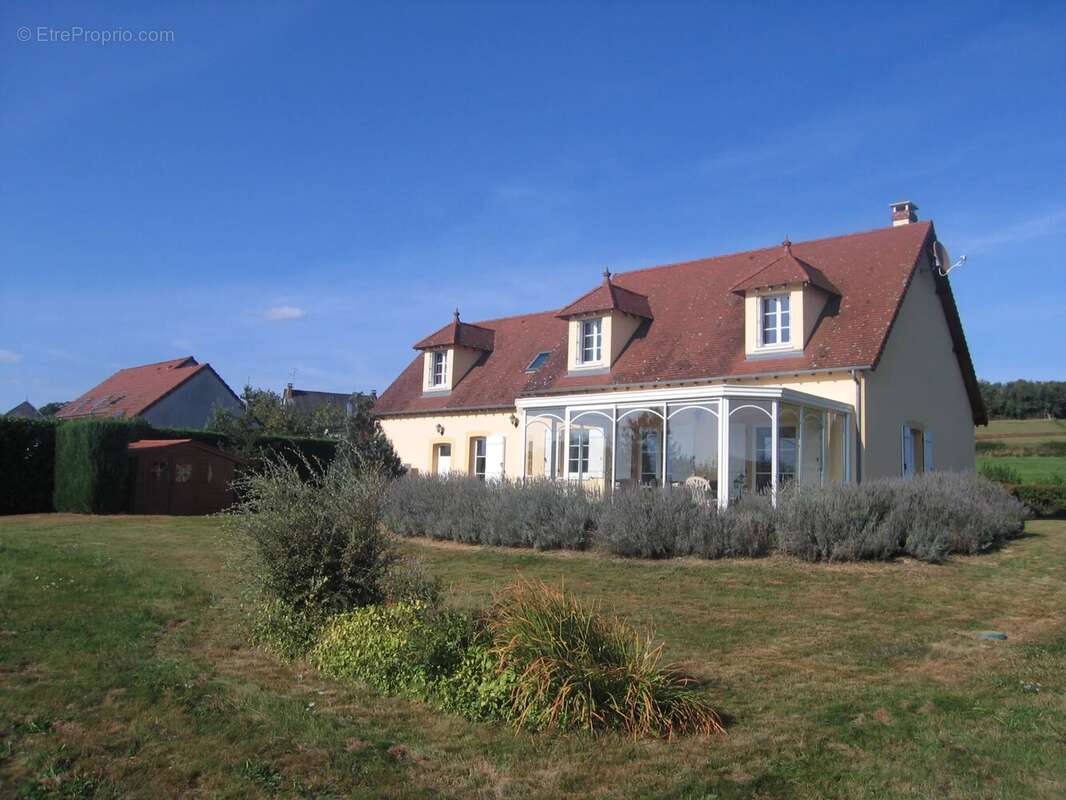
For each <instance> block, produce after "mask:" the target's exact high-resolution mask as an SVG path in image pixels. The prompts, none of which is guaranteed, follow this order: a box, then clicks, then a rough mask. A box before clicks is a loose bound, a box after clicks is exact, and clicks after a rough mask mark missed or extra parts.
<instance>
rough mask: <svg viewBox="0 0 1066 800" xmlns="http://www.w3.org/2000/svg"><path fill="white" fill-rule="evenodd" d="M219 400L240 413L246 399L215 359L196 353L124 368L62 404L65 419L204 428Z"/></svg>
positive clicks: (220, 403) (62, 413)
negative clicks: (138, 421)
mask: <svg viewBox="0 0 1066 800" xmlns="http://www.w3.org/2000/svg"><path fill="white" fill-rule="evenodd" d="M215 406H220V407H222V408H223V409H226V410H228V411H232V412H233V413H235V414H240V413H242V412H243V411H244V404H243V403H242V402H241V399H240V398H239V397H238V396H237V395H236V394H234V392H233V390H232V389H230V388H229V386H227V385H226V382H225V381H224V380H222V378H220V377H219V375H218V373H217V372H215V371H214V370H213V369H212V368H211V365H210V364H200V363H198V362H197V361H196V359H195V358H193V357H192V356H186V357H185V358H175V359H172V360H171V361H160V362H159V363H157V364H144V365H143V366H139V367H128V368H127V369H120V370H119V371H118V372H116V373H115V374H114V375H112V376H111V377H110V378H108V379H107V380H105V381H104V382H103V383H101V384H99V385H98V386H95V387H93V388H92V389H90V390H89V391H87V392H86V393H85V394H83V395H82V396H81V397H79V398H77V399H75V400H72V401H71V402H69V403H67V404H66V405H65V406H63V408H62V409H60V410H59V411H58V412H57V413H56V416H57V417H58V418H60V419H78V418H81V417H127V418H128V417H143V418H144V419H146V420H147V421H148V422H150V423H151V424H152V425H155V426H156V427H160V428H203V427H204V425H205V424H206V423H207V420H208V418H209V417H210V416H211V411H212V410H213V409H214V408H215Z"/></svg>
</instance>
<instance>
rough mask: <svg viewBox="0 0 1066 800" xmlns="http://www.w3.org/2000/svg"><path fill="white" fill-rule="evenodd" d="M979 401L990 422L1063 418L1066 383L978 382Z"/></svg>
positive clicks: (1065, 408)
mask: <svg viewBox="0 0 1066 800" xmlns="http://www.w3.org/2000/svg"><path fill="white" fill-rule="evenodd" d="M981 398H982V399H983V400H984V403H985V408H986V409H987V410H988V416H989V417H991V418H992V419H1037V418H1042V417H1053V418H1055V419H1063V418H1066V382H1064V381H1024V380H1018V381H1010V382H1008V383H990V382H988V381H981Z"/></svg>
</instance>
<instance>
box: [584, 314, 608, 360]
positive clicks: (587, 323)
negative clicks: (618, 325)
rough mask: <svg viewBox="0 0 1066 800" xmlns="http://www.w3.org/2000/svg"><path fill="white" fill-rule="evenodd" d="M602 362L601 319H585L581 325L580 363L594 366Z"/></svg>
mask: <svg viewBox="0 0 1066 800" xmlns="http://www.w3.org/2000/svg"><path fill="white" fill-rule="evenodd" d="M602 360H603V318H602V317H597V318H595V319H586V320H583V321H582V323H581V363H583V364H595V363H599V362H600V361H602Z"/></svg>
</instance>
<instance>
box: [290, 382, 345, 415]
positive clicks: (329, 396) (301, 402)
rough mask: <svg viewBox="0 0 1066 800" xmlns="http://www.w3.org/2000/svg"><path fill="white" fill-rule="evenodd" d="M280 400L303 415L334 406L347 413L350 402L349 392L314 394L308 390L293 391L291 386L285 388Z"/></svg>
mask: <svg viewBox="0 0 1066 800" xmlns="http://www.w3.org/2000/svg"><path fill="white" fill-rule="evenodd" d="M282 399H283V400H284V402H285V404H286V405H291V406H293V407H294V408H296V410H297V411H299V412H301V413H303V414H310V413H311V412H313V411H315V410H316V409H319V408H323V407H325V406H334V407H336V408H339V409H341V410H342V411H345V412H347V411H348V409H349V406H350V405H351V402H352V393H351V392H347V393H345V392H316V391H311V390H310V389H294V388H293V387H292V384H290V385H289V386H286V387H285V392H284V394H282Z"/></svg>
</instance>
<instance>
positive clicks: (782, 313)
mask: <svg viewBox="0 0 1066 800" xmlns="http://www.w3.org/2000/svg"><path fill="white" fill-rule="evenodd" d="M760 319H761V325H760V328H759V330H760V332H761V338H760V342H759V344H760V345H761V346H762V347H779V346H782V345H788V344H791V342H792V326H791V313H790V309H789V296H788V295H787V294H777V295H771V296H770V297H763V298H762V310H761V314H760Z"/></svg>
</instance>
